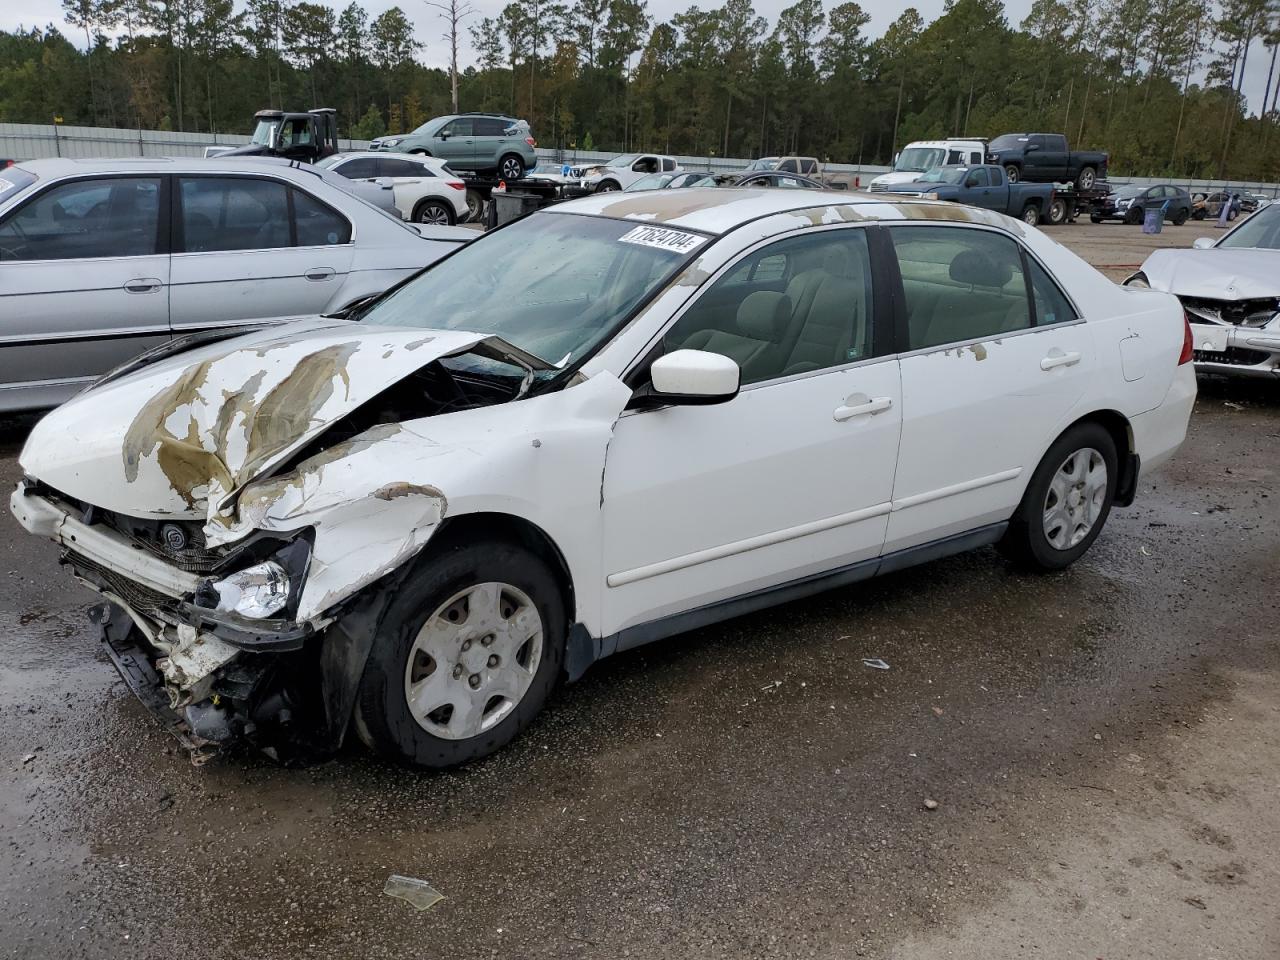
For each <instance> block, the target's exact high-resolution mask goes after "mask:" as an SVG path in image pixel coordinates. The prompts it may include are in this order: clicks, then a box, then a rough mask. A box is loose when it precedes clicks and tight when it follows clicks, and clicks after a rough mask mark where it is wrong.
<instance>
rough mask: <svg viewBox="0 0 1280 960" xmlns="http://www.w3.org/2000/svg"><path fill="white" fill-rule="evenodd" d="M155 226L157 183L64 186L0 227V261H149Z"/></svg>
mask: <svg viewBox="0 0 1280 960" xmlns="http://www.w3.org/2000/svg"><path fill="white" fill-rule="evenodd" d="M159 225H160V180H159V179H158V178H146V177H121V178H119V179H112V180H80V181H77V182H75V183H66V184H63V185H62V186H58V187H54V188H53V189H51V190H46V191H45V192H44V193H42V194H40V195H39V196H38V197H36V198H35V199H33V200H31V201H30V202H28V203H26V204H23V205H22V206H21V207H19V208H18V209H17V210H16V211H14V212H13V213H12V214H10V215H9V217H8V218H6V219H5V221H4V223H2V224H0V260H80V259H89V258H94V257H145V256H150V255H152V254H154V253H155V252H156V250H157V245H156V234H157V231H158V228H159Z"/></svg>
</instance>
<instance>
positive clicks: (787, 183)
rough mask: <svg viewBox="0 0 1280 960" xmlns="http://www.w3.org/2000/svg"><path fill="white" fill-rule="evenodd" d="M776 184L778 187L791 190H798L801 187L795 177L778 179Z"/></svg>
mask: <svg viewBox="0 0 1280 960" xmlns="http://www.w3.org/2000/svg"><path fill="white" fill-rule="evenodd" d="M776 183H777V186H779V187H786V188H788V189H791V190H798V189H800V187H801V186H803V184H801V183H800V181H799V180H797V179H796V178H795V177H778V179H777V181H776Z"/></svg>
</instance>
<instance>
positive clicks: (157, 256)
mask: <svg viewBox="0 0 1280 960" xmlns="http://www.w3.org/2000/svg"><path fill="white" fill-rule="evenodd" d="M166 188H167V181H166V179H165V178H164V177H128V176H123V177H92V178H84V179H80V180H74V181H70V182H63V183H58V184H55V185H53V186H51V187H49V188H48V189H46V190H43V191H41V192H39V193H37V194H36V195H35V196H33V197H31V198H30V199H28V200H27V201H26V202H25V203H23V204H22V205H21V206H19V207H18V208H17V209H15V210H13V211H12V212H10V213H9V214H8V215H7V216H6V217H5V218H4V220H3V221H0V409H5V408H9V409H13V408H15V407H20V406H42V405H52V404H55V403H60V402H61V401H63V400H65V399H67V397H69V396H71V394H73V393H74V392H75V391H76V390H77V389H79V387H80V386H81V385H83V383H84V382H85V381H87V380H91V379H93V378H95V377H97V376H98V375H100V374H102V373H105V372H106V371H107V370H110V369H111V368H112V367H115V366H118V365H119V364H121V363H123V362H124V361H126V360H129V359H131V358H132V357H134V356H136V355H137V354H139V353H141V352H143V351H144V350H147V349H149V348H151V347H153V346H157V345H158V344H160V343H163V342H164V341H165V340H168V339H169V252H168V231H167V229H166V226H167V224H166V221H165V219H164V217H163V211H164V209H165V205H166V201H165V191H166Z"/></svg>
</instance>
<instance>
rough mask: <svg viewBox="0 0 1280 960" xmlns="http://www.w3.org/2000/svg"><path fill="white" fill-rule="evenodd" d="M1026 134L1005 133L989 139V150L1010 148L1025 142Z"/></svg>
mask: <svg viewBox="0 0 1280 960" xmlns="http://www.w3.org/2000/svg"><path fill="white" fill-rule="evenodd" d="M1026 142H1027V137H1026V134H1022V133H1006V134H1005V135H1004V136H1003V137H996V138H995V139H994V140H992V141H991V146H990V147H989V149H991V150H1011V149H1013V148H1014V147H1017V146H1018V144H1020V143H1026Z"/></svg>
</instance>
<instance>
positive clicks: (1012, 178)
mask: <svg viewBox="0 0 1280 960" xmlns="http://www.w3.org/2000/svg"><path fill="white" fill-rule="evenodd" d="M1004 175H1005V177H1007V178H1008V180H1009V182H1010V183H1017V182H1018V181H1019V180H1021V179H1022V168H1021V167H1019V166H1018V165H1017V164H1016V163H1010V164H1007V165H1006V166H1005V168H1004Z"/></svg>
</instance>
